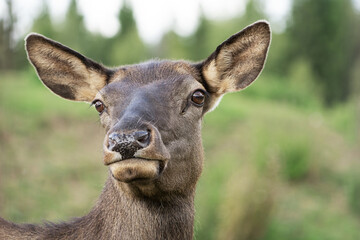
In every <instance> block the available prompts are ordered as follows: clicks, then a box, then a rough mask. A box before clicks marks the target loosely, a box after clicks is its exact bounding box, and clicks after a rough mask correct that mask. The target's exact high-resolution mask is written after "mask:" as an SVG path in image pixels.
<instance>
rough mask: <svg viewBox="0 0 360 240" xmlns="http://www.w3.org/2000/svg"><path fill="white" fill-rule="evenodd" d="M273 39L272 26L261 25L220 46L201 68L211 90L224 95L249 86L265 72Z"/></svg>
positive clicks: (254, 25)
mask: <svg viewBox="0 0 360 240" xmlns="http://www.w3.org/2000/svg"><path fill="white" fill-rule="evenodd" d="M270 39H271V32H270V26H269V24H268V23H267V22H265V21H261V22H256V23H254V24H253V25H250V26H248V27H246V28H245V29H244V30H242V31H241V32H239V33H237V34H235V35H233V36H231V37H230V38H229V39H227V40H226V41H225V42H223V43H222V44H221V45H219V46H218V47H217V49H216V50H215V52H214V53H213V54H212V55H210V57H209V58H207V59H206V60H205V61H204V62H202V63H201V66H200V69H201V71H202V75H203V77H204V81H205V85H207V87H208V90H209V91H210V92H212V93H216V94H217V95H222V94H224V93H227V92H234V91H239V90H241V89H244V88H245V87H247V86H249V85H250V84H251V83H252V82H253V81H254V80H255V79H256V78H257V76H258V75H259V74H260V72H261V70H262V69H263V66H264V63H265V59H266V56H267V52H268V48H269V45H270Z"/></svg>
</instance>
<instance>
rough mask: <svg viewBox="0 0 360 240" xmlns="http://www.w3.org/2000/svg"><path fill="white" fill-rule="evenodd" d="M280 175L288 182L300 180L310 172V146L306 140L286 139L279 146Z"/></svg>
mask: <svg viewBox="0 0 360 240" xmlns="http://www.w3.org/2000/svg"><path fill="white" fill-rule="evenodd" d="M280 148H281V153H280V158H281V165H282V166H281V167H282V174H283V175H284V177H285V178H286V179H288V180H291V181H294V180H302V179H304V178H305V177H306V176H307V175H308V174H309V171H310V163H309V162H310V159H311V158H310V146H309V141H308V140H302V139H301V138H300V139H295V140H293V139H287V141H286V142H284V143H282V144H281V146H280Z"/></svg>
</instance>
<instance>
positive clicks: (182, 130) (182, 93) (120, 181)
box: [26, 22, 270, 199]
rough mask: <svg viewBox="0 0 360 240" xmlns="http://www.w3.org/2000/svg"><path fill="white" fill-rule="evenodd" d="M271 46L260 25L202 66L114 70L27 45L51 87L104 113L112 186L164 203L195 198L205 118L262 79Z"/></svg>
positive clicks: (35, 40)
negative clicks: (232, 94)
mask: <svg viewBox="0 0 360 240" xmlns="http://www.w3.org/2000/svg"><path fill="white" fill-rule="evenodd" d="M269 44H270V28H269V25H268V24H267V23H266V22H257V23H255V24H253V25H250V26H248V27H247V28H245V29H244V30H242V31H241V32H239V33H237V34H235V35H233V36H231V37H230V38H229V39H227V40H226V41H225V42H223V43H222V44H221V45H219V46H218V47H217V48H216V50H215V52H213V53H212V54H211V55H210V56H209V57H208V58H207V59H205V60H204V61H202V62H199V63H190V62H185V61H158V60H156V61H148V62H144V63H141V64H137V65H129V66H121V67H118V68H113V69H110V68H106V67H104V66H102V65H100V64H98V63H96V62H94V61H92V60H90V59H88V58H86V57H84V56H83V55H81V54H79V53H77V52H75V51H74V50H71V49H70V48H68V47H65V46H63V45H61V44H60V43H57V42H55V41H53V40H50V39H48V38H46V37H44V36H41V35H38V34H30V35H29V36H28V37H27V38H26V50H27V53H28V58H29V60H30V61H31V63H32V64H33V65H34V67H35V68H36V71H37V73H38V75H39V78H40V79H41V80H42V82H43V83H44V84H45V86H47V87H48V88H49V89H50V90H51V91H52V92H54V93H55V94H57V95H59V96H61V97H63V98H66V99H69V100H74V101H85V102H89V103H91V104H92V105H94V106H95V108H96V110H97V111H98V112H99V115H100V121H101V124H102V125H103V127H104V128H105V129H106V135H105V139H104V143H103V152H104V158H103V162H104V164H105V165H106V166H108V168H109V171H110V174H111V178H112V181H113V182H114V183H115V184H116V185H117V186H118V187H119V188H120V189H122V190H123V191H125V192H126V193H128V194H132V195H137V196H145V197H148V198H161V199H166V198H168V197H169V196H170V197H171V196H173V195H174V194H175V195H188V194H192V193H193V192H194V189H195V185H196V182H197V180H198V178H199V176H200V174H201V171H202V165H203V150H202V142H201V122H202V118H203V116H204V114H205V113H207V112H209V111H211V110H212V109H214V108H215V107H216V105H217V104H218V102H219V101H220V99H221V97H222V96H223V95H224V94H226V93H228V92H234V91H239V90H241V89H244V88H246V87H247V86H249V85H250V84H251V83H252V82H253V81H254V80H255V79H256V78H257V76H258V75H259V74H260V72H261V70H262V68H263V66H264V62H265V59H266V55H267V51H268V47H269ZM124 54H131V50H129V52H128V53H124Z"/></svg>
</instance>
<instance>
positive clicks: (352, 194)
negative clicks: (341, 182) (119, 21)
mask: <svg viewBox="0 0 360 240" xmlns="http://www.w3.org/2000/svg"><path fill="white" fill-rule="evenodd" d="M346 190H347V199H348V203H349V207H350V209H351V211H352V212H353V213H354V214H356V215H357V216H358V217H360V201H359V199H360V177H359V175H358V173H356V172H355V173H351V174H349V177H348V180H347V189H346Z"/></svg>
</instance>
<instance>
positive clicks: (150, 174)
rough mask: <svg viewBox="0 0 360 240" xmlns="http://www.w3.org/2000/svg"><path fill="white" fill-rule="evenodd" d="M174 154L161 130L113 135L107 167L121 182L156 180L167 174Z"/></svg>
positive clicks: (106, 146) (106, 149) (106, 144)
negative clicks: (166, 144)
mask: <svg viewBox="0 0 360 240" xmlns="http://www.w3.org/2000/svg"><path fill="white" fill-rule="evenodd" d="M169 159H170V154H169V151H168V150H167V148H166V147H165V145H164V143H163V141H162V139H161V135H160V133H159V131H158V129H157V128H156V127H154V126H150V127H148V128H147V130H134V131H126V132H118V131H116V132H111V133H109V134H108V135H107V137H105V141H104V164H105V165H107V166H109V168H110V171H111V173H112V176H113V177H114V178H115V179H116V180H118V181H121V182H131V181H134V180H153V179H156V178H158V177H159V176H160V175H161V173H162V172H163V171H164V170H165V168H166V166H167V162H168V160H169Z"/></svg>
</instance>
